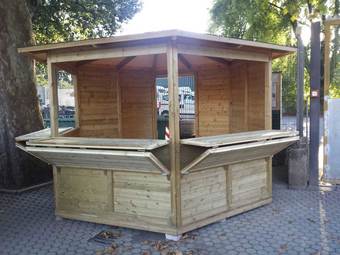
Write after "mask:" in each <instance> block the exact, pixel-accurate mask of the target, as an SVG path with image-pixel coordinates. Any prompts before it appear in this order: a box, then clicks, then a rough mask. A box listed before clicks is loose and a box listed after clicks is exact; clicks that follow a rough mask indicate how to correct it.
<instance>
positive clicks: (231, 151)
mask: <svg viewBox="0 0 340 255" xmlns="http://www.w3.org/2000/svg"><path fill="white" fill-rule="evenodd" d="M298 139H299V137H298V136H297V132H296V131H280V130H261V131H251V132H242V133H234V134H227V135H217V136H209V137H199V138H190V139H184V140H181V144H182V145H185V146H189V147H196V148H199V150H200V151H201V153H198V154H197V155H198V156H196V157H195V158H194V159H193V160H192V161H191V162H190V163H188V164H186V165H185V166H183V168H182V170H181V172H182V174H187V173H190V172H195V171H200V170H204V169H208V168H214V167H220V166H225V165H229V164H234V163H238V162H241V161H246V160H253V159H258V158H265V157H270V156H273V155H274V154H276V153H278V152H280V151H281V150H283V149H285V148H286V147H288V146H289V145H291V144H293V143H295V142H296V141H297V140H298ZM183 149H185V148H183ZM202 151H203V153H202Z"/></svg>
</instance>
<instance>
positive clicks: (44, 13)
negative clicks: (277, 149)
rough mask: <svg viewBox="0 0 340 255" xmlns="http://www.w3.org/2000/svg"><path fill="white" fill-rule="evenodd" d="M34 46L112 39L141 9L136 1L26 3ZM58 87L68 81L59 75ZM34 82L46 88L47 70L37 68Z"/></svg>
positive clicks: (44, 0) (50, 0) (37, 0)
mask: <svg viewBox="0 0 340 255" xmlns="http://www.w3.org/2000/svg"><path fill="white" fill-rule="evenodd" d="M26 1H27V3H28V6H29V9H30V12H31V20H32V28H33V39H34V41H35V43H36V44H42V43H55V42H62V41H71V40H80V39H88V38H94V37H103V36H110V35H113V34H114V33H115V32H116V31H117V30H119V29H120V27H121V25H122V24H123V23H125V22H127V21H128V20H130V19H131V18H132V17H133V16H134V15H135V14H136V13H137V12H138V11H139V10H140V8H141V2H140V1H139V0H26ZM60 77H62V78H60V79H59V85H60V87H63V88H68V87H70V86H72V85H71V77H70V75H67V74H66V73H64V72H60ZM36 80H37V84H38V85H40V86H46V85H47V72H46V67H45V66H44V65H41V64H37V67H36Z"/></svg>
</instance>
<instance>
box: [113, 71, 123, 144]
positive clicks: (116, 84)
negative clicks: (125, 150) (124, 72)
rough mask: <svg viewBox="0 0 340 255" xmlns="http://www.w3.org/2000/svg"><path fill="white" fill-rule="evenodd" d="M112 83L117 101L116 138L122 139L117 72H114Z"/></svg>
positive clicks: (120, 101)
mask: <svg viewBox="0 0 340 255" xmlns="http://www.w3.org/2000/svg"><path fill="white" fill-rule="evenodd" d="M113 82H114V86H113V87H114V90H115V91H116V100H117V116H118V117H117V118H118V137H119V138H122V137H123V130H122V93H121V88H120V83H119V71H116V72H115V73H114V75H113Z"/></svg>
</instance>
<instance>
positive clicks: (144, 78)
mask: <svg viewBox="0 0 340 255" xmlns="http://www.w3.org/2000/svg"><path fill="white" fill-rule="evenodd" d="M119 85H120V91H121V105H122V106H121V110H122V112H121V115H122V117H121V118H122V136H123V138H156V135H157V130H156V128H155V127H156V125H155V123H154V122H155V121H156V120H155V118H154V116H153V115H154V107H155V98H156V93H155V90H154V86H155V77H154V73H153V72H152V71H124V72H121V73H120V75H119Z"/></svg>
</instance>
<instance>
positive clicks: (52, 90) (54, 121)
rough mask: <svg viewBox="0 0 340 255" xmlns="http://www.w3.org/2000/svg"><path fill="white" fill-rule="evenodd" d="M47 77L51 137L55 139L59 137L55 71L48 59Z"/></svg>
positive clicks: (53, 65)
mask: <svg viewBox="0 0 340 255" xmlns="http://www.w3.org/2000/svg"><path fill="white" fill-rule="evenodd" d="M47 75H48V87H49V98H50V127H51V137H56V136H58V135H59V132H58V129H59V123H58V109H59V107H58V84H57V71H56V66H55V64H53V63H51V61H50V60H49V59H47Z"/></svg>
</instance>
